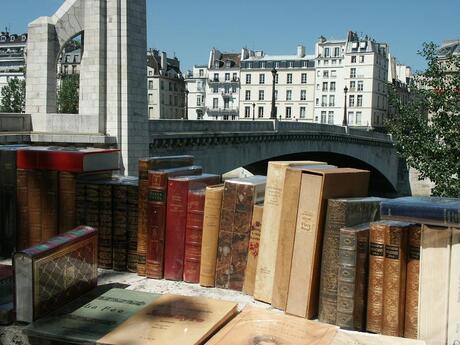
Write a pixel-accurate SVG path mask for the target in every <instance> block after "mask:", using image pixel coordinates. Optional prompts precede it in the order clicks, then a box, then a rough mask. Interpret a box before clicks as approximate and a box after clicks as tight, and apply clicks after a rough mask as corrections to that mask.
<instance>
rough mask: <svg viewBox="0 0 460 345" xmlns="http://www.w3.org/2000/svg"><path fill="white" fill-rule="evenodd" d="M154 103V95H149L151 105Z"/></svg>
mask: <svg viewBox="0 0 460 345" xmlns="http://www.w3.org/2000/svg"><path fill="white" fill-rule="evenodd" d="M152 103H153V95H152V94H151V93H149V104H152Z"/></svg>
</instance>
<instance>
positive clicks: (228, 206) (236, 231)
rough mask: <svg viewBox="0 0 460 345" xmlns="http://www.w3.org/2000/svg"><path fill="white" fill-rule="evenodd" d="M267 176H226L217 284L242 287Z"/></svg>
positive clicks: (238, 289)
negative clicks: (256, 209)
mask: <svg viewBox="0 0 460 345" xmlns="http://www.w3.org/2000/svg"><path fill="white" fill-rule="evenodd" d="M265 183H266V177H265V176H257V175H256V176H251V177H246V178H240V179H234V180H227V181H225V185H224V195H223V199H222V211H221V217H220V230H219V242H218V252H217V262H216V287H220V288H228V289H232V290H237V291H242V289H243V284H244V275H245V271H246V263H247V258H248V249H249V237H250V233H251V221H252V211H253V208H254V204H255V203H257V202H261V201H263V198H264V195H265Z"/></svg>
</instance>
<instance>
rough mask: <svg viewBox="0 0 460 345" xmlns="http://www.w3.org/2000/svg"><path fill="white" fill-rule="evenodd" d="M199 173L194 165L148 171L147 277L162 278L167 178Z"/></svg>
mask: <svg viewBox="0 0 460 345" xmlns="http://www.w3.org/2000/svg"><path fill="white" fill-rule="evenodd" d="M201 173H202V168H201V167H199V166H195V165H191V166H187V167H180V168H172V169H163V170H150V171H149V175H148V176H149V180H148V181H149V188H148V233H147V257H146V265H145V272H146V275H147V277H149V278H156V279H162V278H163V266H164V246H165V231H166V200H167V199H166V198H167V193H168V178H169V177H174V176H185V175H187V176H189V175H199V174H201Z"/></svg>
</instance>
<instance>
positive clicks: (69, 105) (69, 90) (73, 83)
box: [57, 74, 80, 114]
mask: <svg viewBox="0 0 460 345" xmlns="http://www.w3.org/2000/svg"><path fill="white" fill-rule="evenodd" d="M79 87H80V76H79V75H78V74H70V75H62V76H61V87H60V89H59V91H58V100H57V106H58V111H59V112H60V113H63V114H78V101H79Z"/></svg>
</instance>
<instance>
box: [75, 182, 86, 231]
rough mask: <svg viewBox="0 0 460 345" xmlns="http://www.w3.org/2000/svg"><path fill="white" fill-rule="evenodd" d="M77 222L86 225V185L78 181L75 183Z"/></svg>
mask: <svg viewBox="0 0 460 345" xmlns="http://www.w3.org/2000/svg"><path fill="white" fill-rule="evenodd" d="M75 222H76V224H78V225H83V224H86V184H85V182H84V181H80V180H78V179H77V181H76V183H75Z"/></svg>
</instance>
